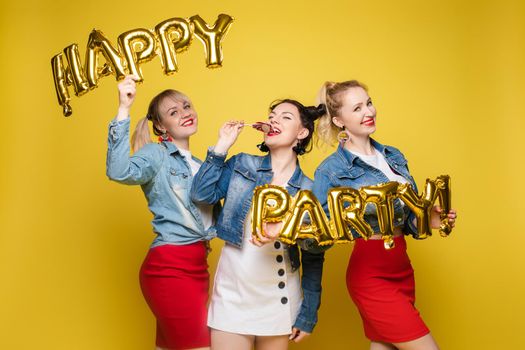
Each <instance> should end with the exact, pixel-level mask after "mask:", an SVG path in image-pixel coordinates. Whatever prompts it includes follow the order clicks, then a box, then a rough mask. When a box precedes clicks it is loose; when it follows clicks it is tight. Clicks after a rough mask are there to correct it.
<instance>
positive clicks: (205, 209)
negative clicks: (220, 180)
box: [179, 148, 213, 230]
mask: <svg viewBox="0 0 525 350" xmlns="http://www.w3.org/2000/svg"><path fill="white" fill-rule="evenodd" d="M179 152H180V153H181V154H182V155H183V156H184V158H186V161H187V162H188V164H189V165H190V168H191V175H192V176H195V174H197V171H199V168H200V167H201V165H200V164H199V163H197V162H196V161H195V160H194V159H193V158H192V157H191V152H190V151H189V150H185V149H182V148H179ZM195 207H196V208H197V209H198V210H199V212H200V213H201V218H202V223H203V224H204V229H205V230H207V229H208V228H210V226H211V225H212V223H213V206H212V205H208V204H195Z"/></svg>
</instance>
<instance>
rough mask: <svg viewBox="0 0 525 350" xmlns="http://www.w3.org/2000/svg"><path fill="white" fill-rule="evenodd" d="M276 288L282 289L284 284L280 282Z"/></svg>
mask: <svg viewBox="0 0 525 350" xmlns="http://www.w3.org/2000/svg"><path fill="white" fill-rule="evenodd" d="M278 286H279V289H283V288H284V286H285V284H284V282H283V281H281V282H279V284H278Z"/></svg>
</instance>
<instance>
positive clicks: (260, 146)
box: [257, 141, 270, 152]
mask: <svg viewBox="0 0 525 350" xmlns="http://www.w3.org/2000/svg"><path fill="white" fill-rule="evenodd" d="M257 148H258V149H259V151H261V152H270V149H269V148H268V146H266V143H264V141H263V142H261V143H260V144H258V145H257Z"/></svg>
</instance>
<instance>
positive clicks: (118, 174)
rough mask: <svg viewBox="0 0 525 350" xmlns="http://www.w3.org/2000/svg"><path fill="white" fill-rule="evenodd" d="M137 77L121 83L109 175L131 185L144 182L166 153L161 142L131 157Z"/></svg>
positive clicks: (111, 131)
mask: <svg viewBox="0 0 525 350" xmlns="http://www.w3.org/2000/svg"><path fill="white" fill-rule="evenodd" d="M135 80H136V77H134V76H131V75H128V76H126V78H124V80H123V81H122V82H120V83H119V84H118V91H119V108H118V111H117V116H116V117H115V119H113V120H112V121H111V123H110V124H109V135H108V151H107V159H106V174H107V176H108V177H109V178H110V179H111V180H114V181H117V182H120V183H124V184H127V185H137V184H144V183H146V182H148V181H150V180H151V179H152V178H153V177H154V176H155V174H156V173H157V171H158V169H159V168H160V165H161V163H162V159H163V153H162V150H161V149H160V147H158V146H157V145H153V144H150V145H146V146H144V147H143V148H142V149H140V150H139V151H137V152H136V153H135V154H134V155H133V156H130V143H129V127H130V118H129V112H130V109H131V106H132V105H133V102H134V101H135V95H136V86H135Z"/></svg>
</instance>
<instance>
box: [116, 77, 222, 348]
mask: <svg viewBox="0 0 525 350" xmlns="http://www.w3.org/2000/svg"><path fill="white" fill-rule="evenodd" d="M135 80H136V78H135V77H133V76H127V77H126V78H125V79H124V80H123V81H122V82H121V83H120V84H119V86H118V90H119V108H118V113H117V116H116V117H115V119H113V121H111V123H110V126H109V136H108V154H107V175H108V177H109V178H110V179H111V180H114V181H117V182H120V183H123V184H126V185H140V186H141V187H142V191H143V192H144V195H145V197H146V199H147V201H148V207H149V209H150V211H151V213H152V214H153V221H152V226H153V232H154V233H155V235H156V237H155V239H154V241H153V243H152V245H151V248H150V249H149V251H148V254H147V255H146V258H145V260H144V263H143V264H142V268H141V270H140V285H141V288H142V292H143V294H144V297H145V299H146V301H147V303H148V305H149V307H150V309H151V311H152V312H153V314H154V315H155V318H156V319H157V339H156V344H157V349H209V346H210V333H209V329H208V327H207V325H206V318H207V308H206V303H207V301H208V286H209V274H208V264H207V262H206V258H207V242H208V240H209V239H211V238H212V237H213V236H214V234H212V232H211V231H210V230H209V227H210V226H211V224H212V207H211V206H208V205H195V204H193V203H192V202H191V200H190V197H189V191H190V188H191V183H192V179H193V175H194V174H195V173H196V172H197V171H198V169H199V167H200V164H201V162H200V161H199V160H198V159H196V158H195V157H193V156H192V155H191V152H190V148H189V146H190V136H191V135H193V134H195V132H197V122H198V119H197V113H196V112H195V110H194V108H193V104H192V103H191V101H190V99H189V98H188V97H187V96H186V95H184V94H182V93H181V92H179V91H175V90H165V91H163V92H161V93H160V94H158V95H157V96H155V97H154V98H153V99H152V100H151V102H150V105H149V108H148V113H147V115H146V117H145V118H143V119H141V120H140V121H139V122H138V124H137V128H136V130H135V133H134V135H133V139H132V143H133V149H134V152H135V153H134V154H133V155H132V156H130V155H129V154H130V140H129V125H130V118H129V112H130V109H131V105H132V104H133V102H134V100H135V94H136V87H135ZM149 122H151V124H152V127H153V131H154V132H155V134H156V135H157V136H159V142H158V143H153V142H152V141H151V138H150V134H149Z"/></svg>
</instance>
